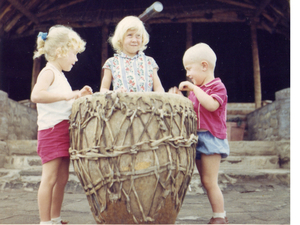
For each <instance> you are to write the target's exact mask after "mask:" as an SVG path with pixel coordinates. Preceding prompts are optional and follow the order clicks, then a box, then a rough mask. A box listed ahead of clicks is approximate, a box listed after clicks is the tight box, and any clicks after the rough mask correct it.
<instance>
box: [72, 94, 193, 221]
mask: <svg viewBox="0 0 300 225" xmlns="http://www.w3.org/2000/svg"><path fill="white" fill-rule="evenodd" d="M196 120H197V117H196V114H195V112H194V108H193V105H192V103H191V101H190V100H188V99H187V98H186V97H183V96H181V95H176V94H169V93H155V92H147V93H116V92H109V93H105V94H102V93H95V94H93V95H90V96H85V97H82V98H79V99H77V100H76V101H75V102H74V104H73V108H72V114H71V116H70V139H71V140H70V142H71V146H70V150H69V152H70V157H71V161H72V164H73V167H74V171H75V173H76V175H77V176H78V178H79V180H80V182H81V184H82V187H83V189H84V191H85V194H86V196H87V199H88V202H89V205H90V208H91V211H92V213H93V216H94V218H95V221H96V222H97V223H108V224H121V223H122V224H134V223H142V224H147V223H150V224H170V223H173V224H174V223H175V221H176V218H177V215H178V213H179V210H180V208H181V206H182V203H183V200H184V197H185V194H186V191H187V188H188V185H189V183H190V180H191V177H192V173H193V169H194V163H195V148H196V143H197V121H196Z"/></svg>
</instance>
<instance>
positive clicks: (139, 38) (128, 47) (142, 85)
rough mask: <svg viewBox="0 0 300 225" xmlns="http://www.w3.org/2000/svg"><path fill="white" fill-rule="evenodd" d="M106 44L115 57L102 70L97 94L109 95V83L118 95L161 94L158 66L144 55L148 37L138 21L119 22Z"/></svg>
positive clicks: (131, 18) (125, 19)
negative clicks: (136, 93)
mask: <svg viewBox="0 0 300 225" xmlns="http://www.w3.org/2000/svg"><path fill="white" fill-rule="evenodd" d="M109 41H110V43H111V45H112V47H113V49H114V50H115V51H116V54H114V57H111V58H109V59H108V60H107V61H106V62H105V64H104V66H103V69H104V75H103V79H102V82H101V88H100V92H103V93H104V92H108V91H109V89H110V86H111V83H112V84H113V90H114V91H117V92H149V91H156V92H164V88H163V86H162V84H161V81H160V79H159V77H158V74H157V70H158V65H157V64H156V62H155V60H154V59H153V58H152V57H149V56H146V55H145V53H144V52H143V50H145V49H146V45H147V44H148V42H149V34H148V33H147V31H146V29H145V27H144V24H143V22H142V21H141V20H140V19H139V18H138V17H135V16H127V17H125V18H124V19H122V20H121V21H120V22H119V24H118V25H117V27H116V30H115V33H114V35H113V36H112V37H111V38H110V39H109Z"/></svg>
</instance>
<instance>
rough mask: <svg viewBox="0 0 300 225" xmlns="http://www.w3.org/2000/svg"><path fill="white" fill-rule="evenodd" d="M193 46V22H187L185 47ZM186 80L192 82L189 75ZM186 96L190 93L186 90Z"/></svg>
mask: <svg viewBox="0 0 300 225" xmlns="http://www.w3.org/2000/svg"><path fill="white" fill-rule="evenodd" d="M192 46H193V24H192V23H187V24H186V49H188V48H190V47H192ZM186 80H187V81H190V82H192V80H191V79H190V78H189V77H186ZM186 94H187V96H189V95H190V92H189V91H187V93H186Z"/></svg>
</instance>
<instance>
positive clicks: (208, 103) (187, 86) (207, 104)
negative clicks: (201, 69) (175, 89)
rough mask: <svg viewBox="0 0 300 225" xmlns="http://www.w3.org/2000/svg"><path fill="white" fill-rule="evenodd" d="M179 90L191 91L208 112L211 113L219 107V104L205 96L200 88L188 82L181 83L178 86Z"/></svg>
mask: <svg viewBox="0 0 300 225" xmlns="http://www.w3.org/2000/svg"><path fill="white" fill-rule="evenodd" d="M179 90H181V91H193V92H194V93H195V96H196V97H197V99H198V101H199V102H200V104H201V105H202V106H203V107H204V108H205V109H207V110H208V111H210V112H213V111H215V110H217V109H218V108H219V107H220V103H219V102H218V101H217V100H216V99H214V98H213V97H211V96H210V95H208V94H206V93H205V92H204V91H203V90H202V89H201V88H199V87H198V86H196V85H194V84H193V83H191V82H189V81H183V82H181V83H180V84H179Z"/></svg>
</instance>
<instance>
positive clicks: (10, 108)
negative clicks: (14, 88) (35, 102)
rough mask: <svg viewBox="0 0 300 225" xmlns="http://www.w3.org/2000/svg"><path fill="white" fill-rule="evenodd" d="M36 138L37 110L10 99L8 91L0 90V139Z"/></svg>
mask: <svg viewBox="0 0 300 225" xmlns="http://www.w3.org/2000/svg"><path fill="white" fill-rule="evenodd" d="M36 138H37V112H36V110H35V109H32V108H29V107H26V106H24V105H22V104H19V103H18V102H16V101H13V100H12V99H9V98H8V96H7V93H6V92H3V91H1V90H0V141H5V140H35V139H36Z"/></svg>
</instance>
